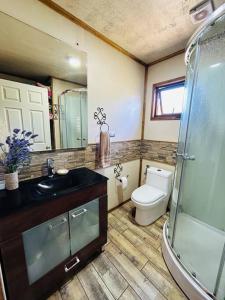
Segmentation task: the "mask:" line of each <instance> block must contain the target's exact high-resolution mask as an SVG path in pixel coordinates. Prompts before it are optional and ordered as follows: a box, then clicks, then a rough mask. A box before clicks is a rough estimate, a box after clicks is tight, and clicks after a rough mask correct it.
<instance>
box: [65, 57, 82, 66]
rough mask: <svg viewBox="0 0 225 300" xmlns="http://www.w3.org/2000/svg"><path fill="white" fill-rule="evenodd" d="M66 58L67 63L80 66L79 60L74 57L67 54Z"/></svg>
mask: <svg viewBox="0 0 225 300" xmlns="http://www.w3.org/2000/svg"><path fill="white" fill-rule="evenodd" d="M67 60H68V62H69V64H70V65H71V66H72V67H74V68H79V67H80V66H81V62H80V60H79V59H78V58H76V57H72V56H68V57H67Z"/></svg>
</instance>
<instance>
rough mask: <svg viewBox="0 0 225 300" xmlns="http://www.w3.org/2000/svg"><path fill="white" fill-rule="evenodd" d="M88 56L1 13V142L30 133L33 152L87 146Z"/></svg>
mask: <svg viewBox="0 0 225 300" xmlns="http://www.w3.org/2000/svg"><path fill="white" fill-rule="evenodd" d="M87 121H88V120H87V55H86V53H85V52H83V51H80V50H77V49H75V48H73V47H72V46H70V45H68V44H66V43H64V42H62V41H60V40H57V39H55V38H54V37H52V36H50V35H48V34H46V33H43V32H41V31H39V30H37V29H35V28H33V27H31V26H29V25H27V24H24V23H23V22H20V21H18V20H16V19H14V18H12V17H10V16H8V15H6V14H4V13H0V142H4V141H5V138H6V136H7V135H9V134H10V133H11V132H12V130H13V129H14V128H19V129H22V130H23V129H24V130H30V131H32V132H33V133H35V134H38V137H37V138H35V139H34V141H33V143H34V144H33V146H32V149H33V151H46V150H54V149H68V148H83V147H86V146H87V143H88V132H87V131H88V126H87Z"/></svg>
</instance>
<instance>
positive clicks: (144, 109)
mask: <svg viewBox="0 0 225 300" xmlns="http://www.w3.org/2000/svg"><path fill="white" fill-rule="evenodd" d="M148 68H149V67H148V66H145V77H144V97H143V108H142V124H141V141H142V140H143V139H144V132H145V111H146V101H147V99H146V98H147V86H148ZM141 173H142V158H140V168H139V179H138V184H139V186H140V185H141Z"/></svg>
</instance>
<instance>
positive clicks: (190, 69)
mask: <svg viewBox="0 0 225 300" xmlns="http://www.w3.org/2000/svg"><path fill="white" fill-rule="evenodd" d="M196 49H197V48H194V49H193V52H192V55H191V58H190V62H189V64H188V66H187V73H186V82H185V95H184V103H183V114H182V117H181V126H180V132H179V142H178V147H177V153H183V152H184V148H185V141H186V132H187V125H188V119H189V111H190V103H191V98H192V97H191V96H192V91H193V85H194V84H193V83H194V78H195V76H194V74H195V73H196V65H197V64H196V61H197V51H196ZM182 166H183V161H182V160H181V159H179V157H177V165H176V170H175V177H174V185H173V193H172V200H171V204H170V218H169V224H168V238H169V242H170V244H172V241H173V233H174V224H175V219H176V212H177V209H178V205H177V201H178V194H179V188H180V178H181V172H182Z"/></svg>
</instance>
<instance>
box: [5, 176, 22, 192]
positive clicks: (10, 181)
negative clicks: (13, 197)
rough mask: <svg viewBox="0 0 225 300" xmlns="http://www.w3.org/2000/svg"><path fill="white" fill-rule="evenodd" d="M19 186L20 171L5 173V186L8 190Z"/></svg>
mask: <svg viewBox="0 0 225 300" xmlns="http://www.w3.org/2000/svg"><path fill="white" fill-rule="evenodd" d="M18 187H19V179H18V172H17V171H16V172H14V173H8V174H5V188H6V189H7V190H10V191H11V190H16V189H18Z"/></svg>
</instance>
